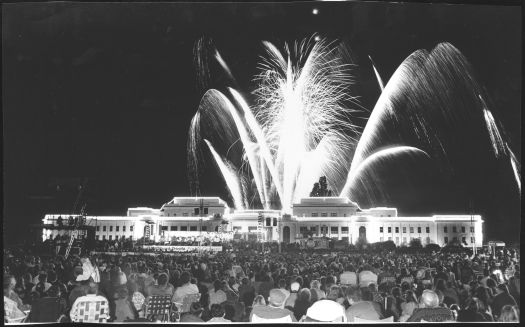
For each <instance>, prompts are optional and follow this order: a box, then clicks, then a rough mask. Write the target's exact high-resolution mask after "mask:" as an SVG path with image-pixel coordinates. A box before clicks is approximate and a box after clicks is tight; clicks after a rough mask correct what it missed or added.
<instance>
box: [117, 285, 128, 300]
mask: <svg viewBox="0 0 525 327" xmlns="http://www.w3.org/2000/svg"><path fill="white" fill-rule="evenodd" d="M115 295H116V296H115V298H117V299H120V300H125V299H127V298H128V289H127V288H126V287H119V288H118V289H117V292H116V294H115Z"/></svg>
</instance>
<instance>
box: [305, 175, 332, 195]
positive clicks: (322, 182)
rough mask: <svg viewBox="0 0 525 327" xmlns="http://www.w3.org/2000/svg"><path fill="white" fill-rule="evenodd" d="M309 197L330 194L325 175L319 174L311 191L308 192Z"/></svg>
mask: <svg viewBox="0 0 525 327" xmlns="http://www.w3.org/2000/svg"><path fill="white" fill-rule="evenodd" d="M310 196H311V197H326V196H332V190H329V189H328V183H327V182H326V176H321V177H320V178H319V182H318V183H315V184H314V187H313V188H312V192H310Z"/></svg>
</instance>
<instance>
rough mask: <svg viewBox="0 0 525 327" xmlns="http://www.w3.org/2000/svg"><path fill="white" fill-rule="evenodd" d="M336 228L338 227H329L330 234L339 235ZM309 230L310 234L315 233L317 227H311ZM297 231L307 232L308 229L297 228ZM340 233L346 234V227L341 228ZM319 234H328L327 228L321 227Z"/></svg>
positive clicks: (303, 227) (304, 227) (305, 227)
mask: <svg viewBox="0 0 525 327" xmlns="http://www.w3.org/2000/svg"><path fill="white" fill-rule="evenodd" d="M338 228H339V227H337V226H331V227H330V233H331V234H337V233H339V229H338ZM310 230H311V231H312V232H317V226H311V227H310ZM299 231H300V232H301V233H304V232H307V231H308V227H307V226H300V227H299ZM341 233H342V234H348V226H343V227H341ZM321 234H328V227H327V226H321Z"/></svg>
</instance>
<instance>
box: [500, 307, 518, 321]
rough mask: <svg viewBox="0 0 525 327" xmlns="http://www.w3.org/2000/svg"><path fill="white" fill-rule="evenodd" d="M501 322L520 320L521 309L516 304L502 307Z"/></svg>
mask: <svg viewBox="0 0 525 327" xmlns="http://www.w3.org/2000/svg"><path fill="white" fill-rule="evenodd" d="M498 321H499V322H520V309H519V308H518V307H516V306H511V305H506V306H504V307H503V308H501V314H500V316H499V318H498Z"/></svg>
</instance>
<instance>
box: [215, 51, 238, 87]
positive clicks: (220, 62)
mask: <svg viewBox="0 0 525 327" xmlns="http://www.w3.org/2000/svg"><path fill="white" fill-rule="evenodd" d="M215 59H216V60H217V62H218V63H219V65H221V67H222V69H224V71H225V72H226V74H228V77H229V78H230V79H231V80H232V81H233V82H235V83H236V82H237V80H236V79H235V77H233V74H232V71H231V70H230V67H229V66H228V65H227V64H226V62H225V61H224V59H222V56H221V54H220V53H219V51H217V50H215Z"/></svg>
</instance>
